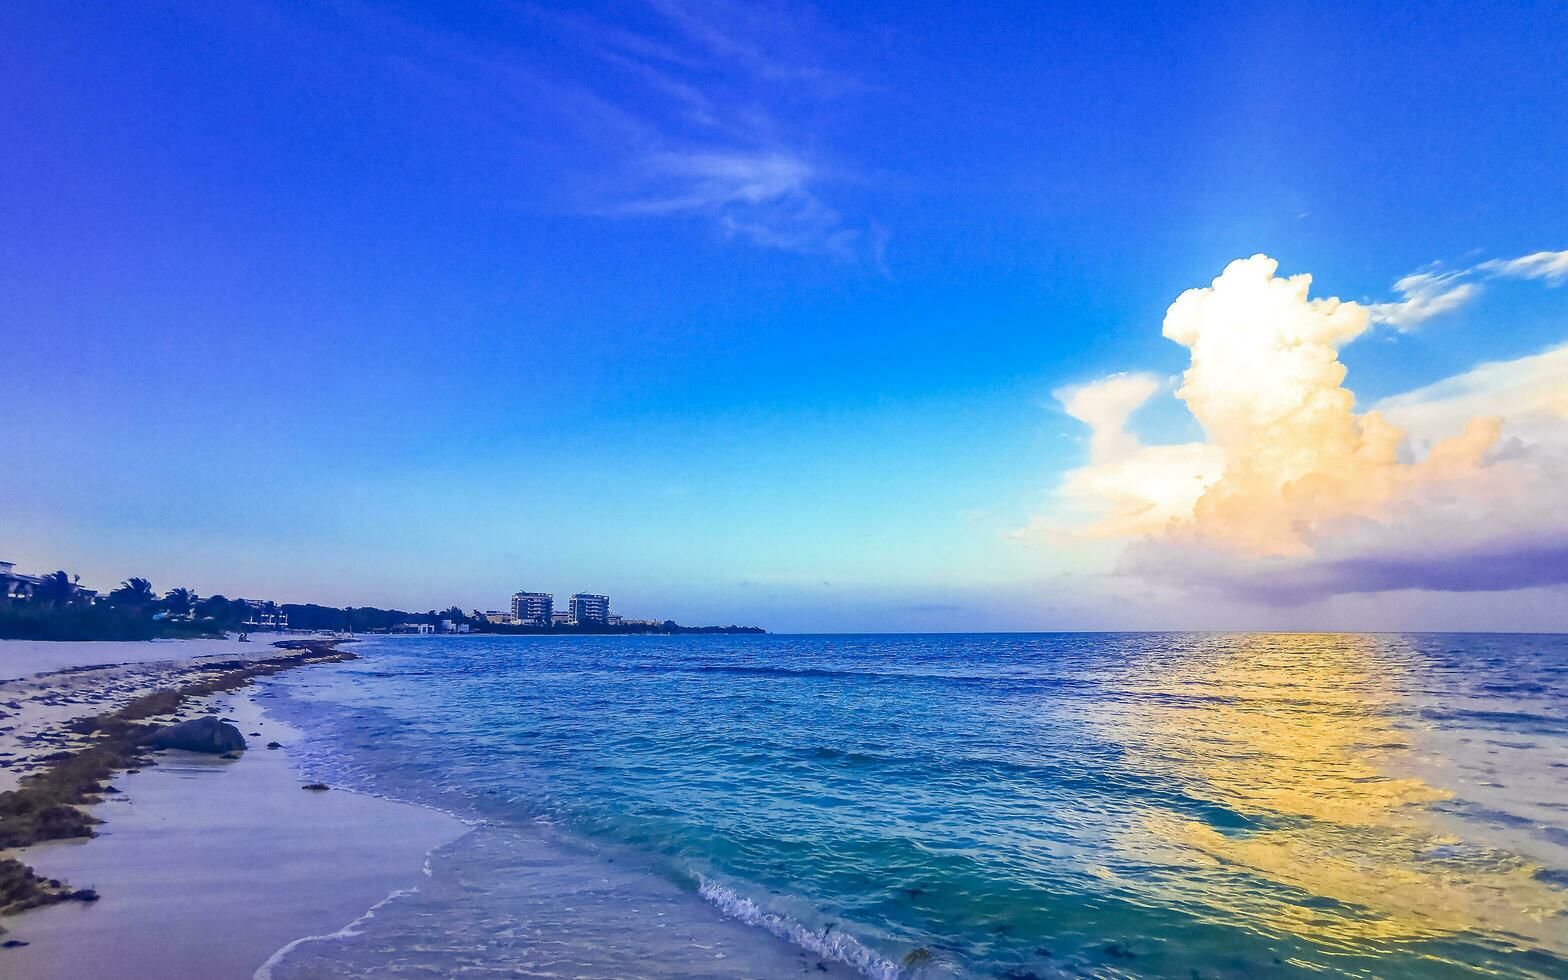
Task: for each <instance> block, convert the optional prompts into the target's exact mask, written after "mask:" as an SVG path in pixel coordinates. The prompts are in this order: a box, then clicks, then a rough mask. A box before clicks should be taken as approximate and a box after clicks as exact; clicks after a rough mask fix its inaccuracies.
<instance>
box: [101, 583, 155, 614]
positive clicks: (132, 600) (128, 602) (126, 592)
mask: <svg viewBox="0 0 1568 980" xmlns="http://www.w3.org/2000/svg"><path fill="white" fill-rule="evenodd" d="M157 601H158V593H157V592H155V591H154V590H153V587H152V583H151V582H149V581H147V580H146V579H144V578H134V577H133V578H128V579H126V580H125V581H124V582H122V583H120V587H119V588H118V589H115V590H114V591H113V592H111V593H109V604H110V605H112V606H129V607H131V608H133V609H145V608H147V607H148V606H151V605H153V604H155V603H156V602H157Z"/></svg>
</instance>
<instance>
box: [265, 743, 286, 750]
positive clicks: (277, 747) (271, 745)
mask: <svg viewBox="0 0 1568 980" xmlns="http://www.w3.org/2000/svg"><path fill="white" fill-rule="evenodd" d="M267 748H269V749H281V748H283V746H282V745H280V744H278V743H277V742H268V743H267Z"/></svg>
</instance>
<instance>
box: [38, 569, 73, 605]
mask: <svg viewBox="0 0 1568 980" xmlns="http://www.w3.org/2000/svg"><path fill="white" fill-rule="evenodd" d="M75 598H76V583H75V582H73V581H72V580H71V576H69V575H67V574H65V573H64V572H50V573H49V574H48V575H45V576H44V578H43V581H42V582H39V583H38V587H37V588H36V589H34V590H33V601H34V602H37V603H40V604H42V605H45V606H66V605H70V603H71V602H72V600H74V599H75Z"/></svg>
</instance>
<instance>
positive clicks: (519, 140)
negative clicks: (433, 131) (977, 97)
mask: <svg viewBox="0 0 1568 980" xmlns="http://www.w3.org/2000/svg"><path fill="white" fill-rule="evenodd" d="M346 9H347V10H348V11H349V12H350V14H349V16H351V19H352V20H353V22H354V23H356V24H357V25H358V26H359V27H361V29H363V30H365V31H367V32H371V33H373V34H374V35H376V38H377V41H378V44H377V48H378V49H382V50H386V51H389V52H395V54H391V55H389V56H388V57H389V59H390V60H391V61H392V63H393V64H394V65H395V67H396V69H397V70H398V71H400V72H402V73H405V74H409V75H411V76H412V77H414V78H415V79H417V81H418V83H419V90H420V91H421V92H422V93H424V94H426V95H427V96H429V97H432V98H438V99H440V100H441V101H442V102H443V104H444V105H445V106H446V111H447V114H448V117H449V118H451V119H461V120H462V121H463V122H464V123H466V124H468V125H472V126H476V127H477V126H483V127H485V128H486V129H487V130H488V132H487V133H486V135H487V137H490V138H491V141H492V142H493V143H494V144H496V145H500V146H508V145H515V146H516V147H517V152H516V154H515V156H514V160H516V166H517V167H518V168H519V169H520V171H521V172H526V174H527V184H528V185H529V186H533V187H539V188H546V187H549V188H550V189H549V191H547V192H546V193H543V194H541V195H540V197H541V199H542V200H541V203H543V199H544V198H548V200H549V206H552V207H562V206H565V207H567V208H569V209H571V210H573V211H576V212H578V213H582V214H588V215H594V216H598V217H611V218H618V219H624V220H654V219H677V218H688V219H692V220H695V221H699V222H706V223H707V224H708V226H709V227H711V228H713V229H714V230H716V231H718V232H719V233H721V234H723V235H724V236H726V237H729V238H732V239H735V240H738V241H744V242H747V243H750V244H753V245H757V246H762V247H766V248H774V249H781V250H787V251H794V252H801V253H808V254H822V255H831V256H834V257H837V258H843V259H853V260H856V261H863V262H865V263H866V264H867V265H868V266H871V267H874V268H879V269H880V268H883V262H884V250H885V247H886V243H887V237H888V235H887V230H886V229H885V228H884V227H882V226H881V225H880V224H878V223H877V222H876V221H875V219H874V217H873V216H871V215H869V214H864V213H862V214H858V215H857V214H855V213H854V207H853V203H854V202H853V201H852V199H850V197H849V195H848V193H847V189H848V188H851V187H852V186H854V185H856V184H858V183H861V181H859V180H858V179H857V177H856V174H855V168H854V165H853V164H852V163H851V162H849V160H848V159H847V158H846V156H845V155H844V154H841V153H839V152H837V151H836V149H835V147H834V146H833V145H832V143H833V141H832V139H831V138H830V134H829V133H828V131H827V127H826V126H825V125H824V124H823V122H822V120H823V118H824V115H825V113H827V110H828V109H829V107H833V106H838V105H841V104H842V100H843V98H844V96H846V95H848V94H856V95H861V94H864V93H866V92H867V91H869V90H870V86H868V85H866V84H865V83H863V82H862V81H861V80H860V79H859V78H858V77H856V76H855V75H854V74H852V73H850V72H848V71H845V70H842V69H840V68H837V67H835V66H832V65H830V64H827V63H826V56H825V54H824V52H827V51H830V50H832V49H833V48H834V47H835V46H836V45H837V44H838V43H839V41H838V39H837V38H836V37H835V36H834V34H833V32H832V31H830V30H828V29H826V28H825V27H824V26H823V25H821V24H820V23H819V22H818V21H817V19H816V18H815V16H814V15H813V14H812V12H811V10H810V9H809V8H806V7H804V6H801V5H799V4H795V3H793V2H789V0H786V2H782V3H768V4H752V3H744V4H742V3H729V2H715V3H703V4H700V5H699V4H692V3H684V2H680V0H646V2H645V3H643V4H640V5H638V4H634V5H629V6H625V7H620V8H617V9H616V11H615V13H614V14H613V15H612V14H585V13H581V12H579V11H578V10H575V9H571V8H565V9H561V8H552V7H549V6H545V5H522V6H517V7H512V8H509V13H508V17H507V19H506V20H505V21H504V22H503V24H504V27H503V29H499V30H495V31H492V32H490V33H488V34H485V35H483V36H481V35H477V34H465V33H456V32H453V31H451V30H450V29H447V28H444V27H436V26H434V25H432V24H430V23H427V22H425V21H424V20H423V19H421V18H419V17H417V16H415V15H412V14H409V15H400V14H395V13H392V12H390V11H388V10H385V9H383V8H380V7H376V6H372V5H369V4H364V5H350V6H349V7H348V8H346ZM524 168H526V170H524ZM552 182H553V184H554V186H553V187H551V186H550V185H551V184H552ZM519 183H520V184H521V183H523V182H522V181H519Z"/></svg>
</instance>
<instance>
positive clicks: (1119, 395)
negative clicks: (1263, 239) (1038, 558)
mask: <svg viewBox="0 0 1568 980" xmlns="http://www.w3.org/2000/svg"><path fill="white" fill-rule="evenodd" d="M1276 271H1277V263H1276V262H1275V261H1274V260H1273V259H1270V258H1268V257H1266V256H1263V255H1256V256H1253V257H1252V258H1250V259H1239V260H1237V261H1235V262H1232V263H1231V264H1230V265H1228V266H1227V267H1226V269H1225V271H1224V272H1223V273H1222V274H1221V275H1220V276H1219V277H1218V278H1216V279H1215V280H1214V282H1213V283H1212V284H1211V285H1210V286H1208V287H1205V288H1201V289H1191V290H1188V291H1187V292H1185V293H1183V294H1182V295H1181V296H1180V297H1179V298H1178V299H1177V300H1176V302H1174V303H1172V304H1171V307H1170V309H1169V310H1168V311H1167V313H1166V317H1165V325H1164V333H1165V336H1166V337H1168V338H1170V339H1172V340H1174V341H1176V342H1178V343H1180V344H1182V345H1183V346H1185V347H1187V348H1188V349H1189V350H1190V351H1191V364H1190V366H1189V368H1188V369H1187V371H1186V372H1185V373H1184V374H1183V376H1182V385H1181V387H1180V389H1178V390H1177V392H1176V397H1177V398H1179V399H1181V400H1182V401H1183V402H1185V403H1186V406H1187V408H1188V410H1189V411H1191V413H1192V415H1193V417H1194V418H1195V419H1196V420H1197V422H1198V423H1200V424H1201V425H1202V427H1203V430H1204V433H1205V439H1204V441H1202V442H1197V443H1185V444H1180V445H1171V446H1145V445H1143V444H1141V443H1140V442H1139V440H1138V439H1137V437H1136V436H1135V435H1133V434H1132V433H1130V432H1128V431H1127V429H1126V421H1127V419H1128V417H1129V416H1130V415H1131V413H1132V411H1133V410H1134V409H1136V408H1137V407H1138V406H1139V405H1140V404H1142V403H1143V401H1144V400H1146V399H1147V398H1149V397H1152V396H1153V395H1154V393H1155V392H1156V390H1157V389H1158V385H1157V383H1155V381H1154V379H1152V378H1151V377H1150V376H1148V375H1117V376H1113V377H1112V378H1108V379H1106V380H1105V381H1103V382H1099V383H1096V384H1092V385H1084V386H1078V387H1075V388H1070V389H1064V390H1063V391H1062V392H1060V393H1058V397H1059V398H1060V399H1061V401H1062V403H1063V405H1064V406H1065V407H1066V408H1067V410H1068V412H1069V414H1071V415H1073V416H1074V417H1075V418H1078V419H1079V420H1081V421H1083V422H1085V423H1086V424H1088V425H1089V426H1090V428H1091V432H1092V438H1091V452H1090V459H1089V462H1088V463H1087V464H1086V465H1085V466H1083V467H1080V468H1079V469H1076V470H1073V471H1071V472H1070V473H1068V474H1067V475H1066V476H1065V477H1064V478H1063V481H1062V483H1061V485H1060V487H1059V488H1058V492H1057V496H1056V499H1055V501H1054V504H1053V507H1052V510H1051V512H1050V513H1048V514H1046V515H1044V516H1042V517H1040V518H1037V519H1036V520H1035V521H1034V522H1032V523H1031V525H1030V527H1029V528H1027V529H1026V530H1025V531H1024V532H1022V535H1023V536H1025V537H1031V536H1039V535H1040V534H1041V533H1042V532H1050V533H1051V534H1053V535H1056V536H1058V537H1061V536H1077V537H1080V538H1082V537H1091V538H1094V537H1098V538H1111V539H1119V540H1122V541H1125V542H1127V547H1126V549H1125V550H1124V552H1123V555H1122V559H1121V564H1120V569H1121V571H1123V572H1124V573H1127V574H1131V575H1135V576H1137V577H1140V578H1142V579H1144V580H1146V581H1149V582H1151V583H1154V584H1162V585H1177V586H1180V587H1183V588H1187V589H1194V590H1200V591H1203V590H1211V591H1217V592H1224V593H1227V594H1232V595H1240V596H1244V597H1250V598H1253V599H1258V600H1263V601H1269V602H1300V601H1306V600H1309V599H1314V598H1320V597H1322V596H1326V595H1332V594H1339V593H1351V592H1364V591H1384V590H1389V589H1400V588H1416V589H1437V590H1448V591H1470V590H1487V589H1514V588H1526V587H1534V586H1542V585H1553V584H1558V583H1562V582H1565V581H1568V494H1563V493H1562V492H1561V486H1563V485H1564V482H1565V481H1568V385H1565V384H1564V382H1563V381H1562V379H1563V378H1564V377H1568V346H1564V347H1559V348H1554V349H1552V350H1549V351H1546V352H1543V353H1541V354H1538V355H1534V356H1532V357H1528V358H1521V359H1519V360H1516V361H1510V362H1499V363H1493V364H1486V365H1481V366H1479V367H1477V368H1475V369H1474V370H1472V371H1469V372H1466V373H1465V374H1463V375H1460V376H1457V377H1455V378H1451V379H1448V380H1447V381H1444V382H1441V383H1440V384H1437V385H1432V386H1428V387H1426V388H1423V389H1419V390H1417V391H1414V392H1410V393H1407V394H1406V395H1403V396H1399V397H1396V398H1390V399H1386V400H1385V401H1384V402H1382V403H1380V404H1379V405H1378V406H1377V407H1376V408H1374V409H1373V410H1372V411H1368V412H1365V413H1357V412H1356V411H1355V410H1354V406H1355V399H1354V395H1353V394H1352V393H1351V392H1350V390H1349V389H1347V388H1345V387H1344V383H1343V382H1344V380H1345V375H1346V369H1345V366H1344V365H1343V364H1342V363H1341V362H1340V361H1339V356H1338V349H1339V348H1340V347H1341V346H1342V345H1344V344H1345V343H1348V342H1349V341H1351V340H1353V339H1355V338H1356V337H1357V336H1360V335H1361V334H1362V333H1363V332H1365V331H1366V330H1367V329H1368V327H1369V324H1370V321H1371V314H1370V311H1369V310H1368V309H1367V308H1366V307H1364V306H1361V305H1359V304H1356V303H1351V302H1342V301H1340V300H1337V299H1332V298H1328V299H1313V298H1311V297H1310V296H1309V290H1310V286H1311V282H1312V280H1311V277H1310V276H1307V275H1295V276H1290V277H1288V278H1282V277H1278V276H1276V275H1275V272H1276ZM1505 415H1506V418H1505V417H1504V416H1505ZM1407 430H1408V432H1407ZM1505 434H1506V438H1505ZM1407 435H1408V438H1407Z"/></svg>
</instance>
